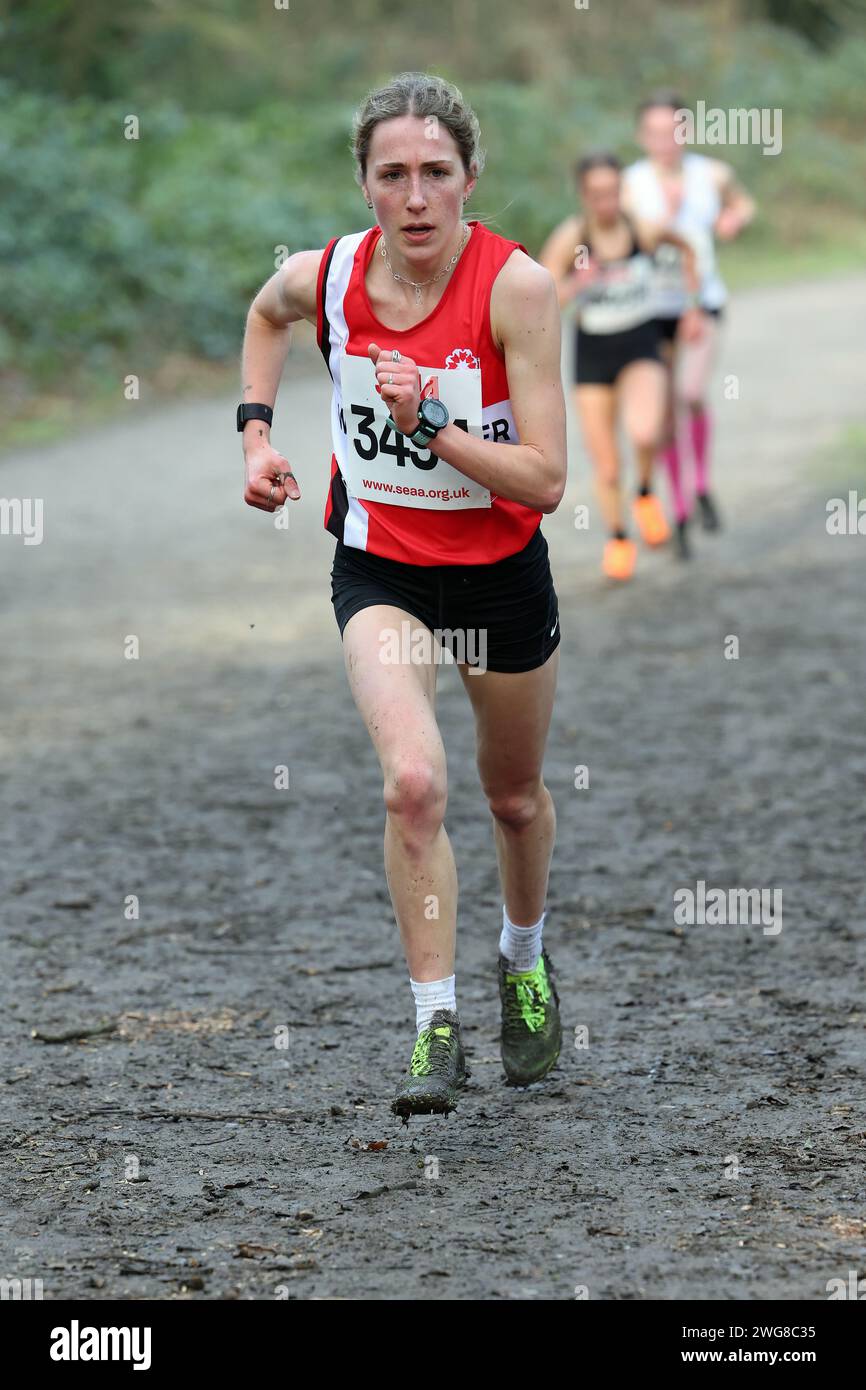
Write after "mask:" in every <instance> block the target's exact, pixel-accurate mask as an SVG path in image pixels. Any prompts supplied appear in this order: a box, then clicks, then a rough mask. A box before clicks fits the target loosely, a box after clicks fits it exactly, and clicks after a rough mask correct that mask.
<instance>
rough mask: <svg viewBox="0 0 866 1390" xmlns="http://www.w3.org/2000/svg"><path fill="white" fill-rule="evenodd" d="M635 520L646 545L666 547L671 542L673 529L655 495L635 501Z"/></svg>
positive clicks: (638, 498)
mask: <svg viewBox="0 0 866 1390" xmlns="http://www.w3.org/2000/svg"><path fill="white" fill-rule="evenodd" d="M633 511H634V519H635V521H636V522H637V529H638V530H639V531H640V537H641V540H642V541H643V543H644V545H664V543H665V541H667V540H670V535H671V528H670V527H669V526H668V523H667V517H666V516H665V514H664V512H663V511H662V504H661V502H660V501H659V499H658V498H657V497H656V496H655V494H654V493H652V492H648V493H647V494H646V495H645V496H644V497H636V498H635V499H634V507H633Z"/></svg>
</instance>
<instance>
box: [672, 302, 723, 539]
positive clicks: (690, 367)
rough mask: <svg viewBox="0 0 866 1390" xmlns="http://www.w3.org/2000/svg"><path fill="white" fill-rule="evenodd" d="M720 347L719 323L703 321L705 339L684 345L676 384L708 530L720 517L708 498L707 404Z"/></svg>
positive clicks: (699, 498) (710, 320) (716, 321)
mask: <svg viewBox="0 0 866 1390" xmlns="http://www.w3.org/2000/svg"><path fill="white" fill-rule="evenodd" d="M718 343H719V322H718V319H717V318H715V317H714V316H713V315H710V314H707V315H706V316H705V318H704V333H703V336H702V337H701V338H700V339H699V340H698V341H697V342H695V343H684V344H683V346H682V349H681V363H680V370H679V379H678V383H677V394H678V396H679V398H680V400H681V402H682V404H683V406H684V408H685V410H686V412H687V416H688V425H689V438H690V442H691V448H692V457H693V459H694V469H695V473H694V480H695V494H696V496H697V499H698V503H699V505H700V509H701V517H702V520H703V523H704V526H705V528H706V529H707V530H715V529H716V528H717V527H718V517H717V515H716V511H715V507H714V505H713V503H712V501H711V499H710V497H709V491H710V483H709V436H710V418H709V412H708V410H707V403H706V401H707V394H708V391H709V384H710V378H711V376H712V372H713V367H714V366H715V360H716V354H717V351H718Z"/></svg>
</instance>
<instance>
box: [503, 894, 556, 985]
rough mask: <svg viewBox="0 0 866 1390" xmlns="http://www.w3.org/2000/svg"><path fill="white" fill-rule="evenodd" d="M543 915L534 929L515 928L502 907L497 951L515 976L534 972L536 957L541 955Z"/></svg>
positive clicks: (536, 962)
mask: <svg viewBox="0 0 866 1390" xmlns="http://www.w3.org/2000/svg"><path fill="white" fill-rule="evenodd" d="M545 915H546V914H545V913H543V912H542V914H541V916H540V918H539V919H538V921H537V922H536V924H535V926H534V927H515V925H514V923H513V922H512V921H511V919H510V917H509V916H508V913H507V912H506V911H505V908H504V907H503V909H502V933H501V935H500V937H499V950H500V951H501V953H502V955H503V956H504V957H505V959H506V960H507V961H508V964H509V965H510V966H511V969H512V970H513V971H514V972H515V974H522V973H523V972H524V971H527V970H534V969H535V966H536V965H537V964H538V957H539V956H540V955H541V933H542V931H543V929H544V918H545Z"/></svg>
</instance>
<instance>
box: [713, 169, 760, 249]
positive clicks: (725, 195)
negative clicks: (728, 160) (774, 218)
mask: <svg viewBox="0 0 866 1390" xmlns="http://www.w3.org/2000/svg"><path fill="white" fill-rule="evenodd" d="M714 173H715V177H716V186H717V188H718V190H719V198H720V199H721V203H722V210H721V212H720V213H719V215H718V217H717V219H716V225H715V232H716V236H718V237H719V238H720V239H721V240H722V241H731V240H732V238H733V237H735V236H739V234H740V232H741V231H742V230H743V228H744V227H748V225H749V223H750V222H751V221H752V220H753V219H754V216H755V213H756V211H757V208H756V205H755V200H754V198H752V197H751V195H750V194H748V193H747V192H746V190H745V188H743V185H742V184H741V183H739V182H738V180H737V177H736V175H735V173H734V171H733V169H732V168H731V166H730V164H725V163H724V162H723V161H722V160H721V159H720V160H717V161H716V168H715V170H714Z"/></svg>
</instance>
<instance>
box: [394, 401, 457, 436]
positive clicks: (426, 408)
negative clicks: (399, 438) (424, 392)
mask: <svg viewBox="0 0 866 1390" xmlns="http://www.w3.org/2000/svg"><path fill="white" fill-rule="evenodd" d="M450 419H451V416H450V415H449V414H448V407H447V406H446V405H445V404H444V403H443V402H442V401H440V400H439V399H438V398H437V397H436V396H425V397H424V399H423V400H422V402H421V405H420V408H419V410H418V428H417V429H416V430H415V433H414V434H410V435H407V438H408V439H411V441H412V443H413V444H417V445H418V447H419V448H421V449H426V447H427V445H428V444H429V443H430V440H431V439H433V438H435V436H436V435H437V434H438V433H439V431H440V430H443V429H444V428H445V426H446V425H447V424H448V421H449V420H450ZM388 424H389V425H390V426H391V428H392V429H393V430H396V431H397V433H398V434H402V433H403V431H402V430H401V429H398V427H397V426H396V425H395V424H394V421H393V419H392V418H391V416H390V415H389V416H388Z"/></svg>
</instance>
